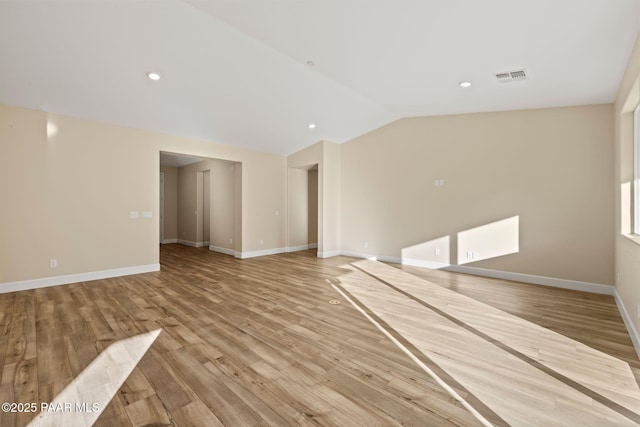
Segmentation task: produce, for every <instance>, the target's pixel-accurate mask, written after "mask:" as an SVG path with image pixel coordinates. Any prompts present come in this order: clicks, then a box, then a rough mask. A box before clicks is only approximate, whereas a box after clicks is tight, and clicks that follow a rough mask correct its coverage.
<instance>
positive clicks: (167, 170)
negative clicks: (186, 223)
mask: <svg viewBox="0 0 640 427" xmlns="http://www.w3.org/2000/svg"><path fill="white" fill-rule="evenodd" d="M160 172H162V173H163V174H164V224H163V226H164V230H163V231H164V240H174V239H177V238H178V168H176V167H172V166H160Z"/></svg>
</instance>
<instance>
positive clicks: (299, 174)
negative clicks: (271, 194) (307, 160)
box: [287, 168, 309, 248]
mask: <svg viewBox="0 0 640 427" xmlns="http://www.w3.org/2000/svg"><path fill="white" fill-rule="evenodd" d="M287 187H288V197H289V198H288V202H287V206H288V210H287V217H288V230H287V231H288V235H289V241H288V245H287V246H288V247H289V248H295V247H299V246H305V245H307V244H308V243H309V201H308V199H309V183H308V172H307V171H306V170H305V169H296V168H289V180H288V186H287Z"/></svg>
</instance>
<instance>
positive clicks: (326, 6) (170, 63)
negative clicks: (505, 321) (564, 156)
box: [0, 0, 640, 154]
mask: <svg viewBox="0 0 640 427" xmlns="http://www.w3.org/2000/svg"><path fill="white" fill-rule="evenodd" d="M639 16H640V10H639V5H638V0H588V1H587V0H535V1H531V0H529V1H521V0H482V1H479V0H235V1H232V0H185V1H179V0H164V1H106V0H105V1H97V0H96V1H89V0H84V1H56V0H43V1H36V0H32V1H7V0H4V1H0V103H4V104H10V105H18V106H24V107H29V108H37V109H43V110H45V111H49V112H54V113H61V114H69V115H73V116H78V117H84V118H89V119H95V120H100V121H105V122H111V123H117V124H121V125H126V126H132V127H136V128H143V129H152V130H157V131H162V132H168V133H172V134H178V135H185V136H192V137H197V138H202V139H206V140H210V141H215V142H220V143H225V144H232V145H237V146H243V147H248V148H252V149H257V150H262V151H269V152H274V153H280V154H290V153H293V152H295V151H297V150H299V149H301V148H304V147H306V146H308V145H310V144H312V143H314V142H316V141H318V140H321V139H327V140H330V141H335V142H344V141H347V140H349V139H352V138H354V137H356V136H358V135H361V134H363V133H366V132H368V131H371V130H373V129H375V128H377V127H380V126H383V125H385V124H387V123H389V122H391V121H393V120H396V119H398V118H401V117H406V116H420V115H440V114H453V113H466V112H480V111H499V110H510V109H523V108H538V107H551V106H566V105H580V104H593V103H607V102H612V101H613V100H614V97H615V94H616V91H617V88H618V85H619V83H620V80H621V78H622V73H623V72H624V69H625V67H626V63H627V60H628V58H629V55H630V52H631V49H632V47H633V43H634V42H635V39H636V36H637V34H638V30H639ZM309 60H311V61H313V62H315V64H316V66H315V67H310V66H309V65H307V61H309ZM522 68H524V69H526V70H527V73H528V75H529V79H528V80H527V81H525V82H517V83H507V84H499V83H497V82H496V81H495V74H496V73H498V72H502V71H512V70H516V69H522ZM151 70H154V71H159V72H160V73H161V74H162V80H160V81H159V82H151V81H149V80H148V79H147V78H146V77H145V73H146V72H148V71H151ZM462 80H469V81H471V82H472V83H473V85H472V86H471V88H469V89H461V88H460V87H459V86H458V82H460V81H462ZM309 123H316V124H317V127H316V128H315V129H313V130H310V129H308V128H307V125H308V124H309Z"/></svg>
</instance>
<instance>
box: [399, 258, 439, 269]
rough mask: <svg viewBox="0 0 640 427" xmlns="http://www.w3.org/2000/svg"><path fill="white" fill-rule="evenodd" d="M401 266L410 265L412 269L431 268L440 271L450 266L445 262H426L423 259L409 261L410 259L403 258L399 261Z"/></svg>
mask: <svg viewBox="0 0 640 427" xmlns="http://www.w3.org/2000/svg"><path fill="white" fill-rule="evenodd" d="M401 263H402V264H403V265H412V266H414V267H425V268H432V269H434V270H440V269H443V268H446V267H449V266H450V265H451V264H448V263H445V262H436V261H426V260H423V259H411V258H403V259H402V260H401Z"/></svg>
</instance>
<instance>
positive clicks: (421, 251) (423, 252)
mask: <svg viewBox="0 0 640 427" xmlns="http://www.w3.org/2000/svg"><path fill="white" fill-rule="evenodd" d="M450 246H451V245H450V238H449V236H443V237H440V238H437V239H433V240H429V241H427V242H423V243H419V244H417V245H413V246H408V247H406V248H403V249H402V251H401V256H402V264H407V265H415V266H419V267H427V268H443V267H447V266H449V265H450Z"/></svg>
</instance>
